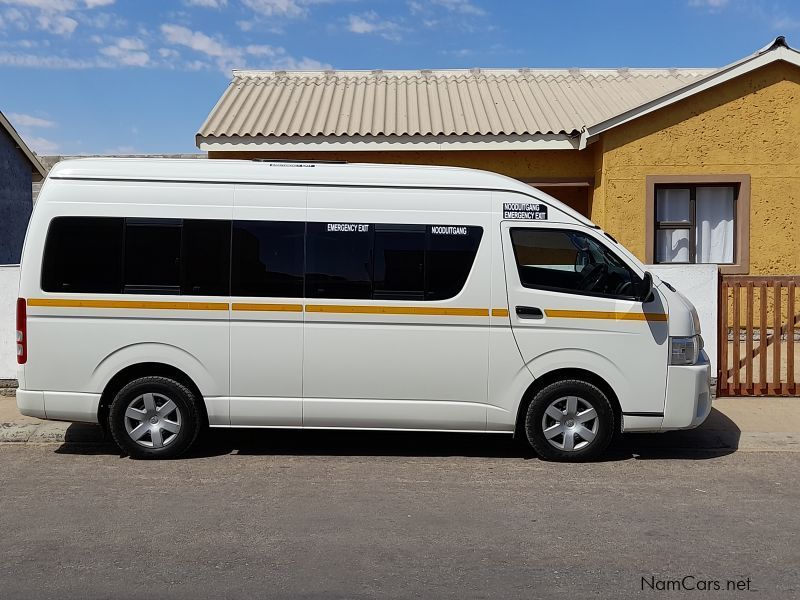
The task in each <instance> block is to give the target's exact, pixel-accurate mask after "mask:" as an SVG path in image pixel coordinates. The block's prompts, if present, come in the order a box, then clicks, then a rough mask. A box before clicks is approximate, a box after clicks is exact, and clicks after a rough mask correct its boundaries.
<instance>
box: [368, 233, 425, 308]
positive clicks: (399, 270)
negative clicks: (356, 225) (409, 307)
mask: <svg viewBox="0 0 800 600" xmlns="http://www.w3.org/2000/svg"><path fill="white" fill-rule="evenodd" d="M373 286H374V289H373V292H372V297H373V298H374V299H376V300H380V299H393V300H424V299H425V226H424V225H375V268H374V276H373Z"/></svg>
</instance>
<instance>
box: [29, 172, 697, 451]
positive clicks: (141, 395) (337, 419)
mask: <svg viewBox="0 0 800 600" xmlns="http://www.w3.org/2000/svg"><path fill="white" fill-rule="evenodd" d="M19 296H20V298H19V300H18V305H17V358H18V362H19V372H18V377H19V391H18V392H17V404H18V406H19V409H20V411H21V412H22V413H23V414H25V415H30V416H34V417H40V418H43V419H58V420H66V421H85V422H99V423H101V424H103V425H107V427H108V429H109V430H110V432H111V435H112V436H113V438H114V440H115V441H116V442H117V444H119V446H120V448H121V449H122V450H123V451H124V452H126V453H128V454H129V455H131V456H133V457H138V458H168V457H174V456H177V455H179V454H180V453H182V452H184V451H185V450H187V448H189V447H190V446H191V445H192V443H193V442H194V441H195V439H196V438H197V435H198V432H199V431H200V429H201V428H202V427H205V426H210V427H263V428H311V429H372V430H375V429H379V430H403V431H461V432H481V433H485V432H490V433H505V434H514V435H517V436H519V437H521V438H523V439H526V440H527V441H528V442H529V443H530V445H531V446H532V447H533V448H534V450H535V451H536V452H537V453H538V454H539V455H540V456H542V457H544V458H547V459H556V460H585V459H589V458H593V457H597V456H598V455H599V454H601V453H602V452H603V451H604V450H605V449H606V447H607V446H608V444H609V442H610V441H611V439H612V437H613V436H614V435H615V434H616V433H618V432H621V431H664V430H669V429H686V428H691V427H696V426H697V425H699V424H700V423H702V422H703V420H704V419H705V418H706V416H707V415H708V414H709V411H710V410H711V396H710V390H709V375H710V371H709V362H708V359H707V357H706V355H705V353H704V352H703V342H702V338H701V337H700V325H699V321H698V318H697V313H696V311H695V310H694V308H693V307H692V305H691V304H690V303H689V302H688V301H687V300H686V298H684V297H683V296H681V294H679V293H678V292H676V291H675V290H674V289H673V288H672V287H671V286H670V285H669V284H668V283H666V282H663V281H660V280H659V279H658V278H656V277H653V276H651V275H650V274H649V273H647V272H646V270H645V268H644V267H643V266H642V264H641V263H640V262H639V261H638V260H637V259H636V258H635V257H634V256H633V255H632V254H631V253H630V252H628V251H627V250H626V249H625V248H623V247H622V246H620V245H619V244H618V243H617V242H616V241H615V240H614V239H613V238H612V237H611V236H610V235H608V234H605V233H604V232H603V231H602V230H601V229H599V228H598V227H597V226H595V225H594V224H592V223H591V222H590V221H589V220H587V219H586V218H584V217H582V216H581V215H579V214H578V213H576V212H574V211H573V210H571V209H570V208H568V207H567V206H565V205H564V204H562V203H560V202H559V201H557V200H555V199H554V198H552V197H550V196H548V195H547V194H544V193H542V192H540V191H539V190H537V189H534V188H531V187H529V186H527V185H525V184H523V183H520V182H517V181H514V180H512V179H509V178H506V177H503V176H500V175H496V174H493V173H487V172H482V171H474V170H468V169H457V168H444V167H416V166H386V165H365V164H323V163H300V162H297V163H291V162H257V161H226V160H213V161H208V160H153V159H83V160H70V161H65V162H62V163H59V164H57V165H56V166H55V167H54V168H53V170H52V171H51V172H50V174H49V176H48V178H47V180H46V182H45V184H44V186H43V188H42V192H41V195H40V196H39V199H38V201H37V203H36V206H35V208H34V210H33V215H32V217H31V221H30V225H29V227H28V234H27V237H26V240H25V248H24V251H23V258H22V269H21V280H20V293H19Z"/></svg>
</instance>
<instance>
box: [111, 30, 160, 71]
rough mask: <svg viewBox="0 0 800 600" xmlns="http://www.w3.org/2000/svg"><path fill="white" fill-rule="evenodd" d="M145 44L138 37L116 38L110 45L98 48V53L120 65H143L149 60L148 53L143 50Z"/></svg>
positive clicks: (145, 46)
mask: <svg viewBox="0 0 800 600" xmlns="http://www.w3.org/2000/svg"><path fill="white" fill-rule="evenodd" d="M146 48H147V45H146V44H145V43H144V42H143V41H142V40H140V39H139V38H124V37H123V38H117V40H116V42H115V43H114V44H113V45H112V46H105V47H104V48H100V53H101V54H102V55H103V56H107V57H108V58H111V59H113V60H116V61H117V62H119V63H120V64H122V65H128V66H131V67H144V66H146V65H147V64H148V63H149V62H150V55H149V54H148V53H147V52H145V51H144V50H145V49H146Z"/></svg>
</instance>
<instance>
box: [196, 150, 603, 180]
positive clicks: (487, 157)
mask: <svg viewBox="0 0 800 600" xmlns="http://www.w3.org/2000/svg"><path fill="white" fill-rule="evenodd" d="M593 152H594V149H592V148H589V149H587V150H583V151H580V152H578V151H575V150H525V151H523V150H514V151H503V150H500V151H495V150H487V151H483V150H475V151H473V150H467V151H450V150H443V151H410V150H402V151H395V152H376V151H366V152H277V151H258V152H240V151H234V152H227V151H225V152H209V154H208V155H209V158H237V159H245V160H246V159H253V158H282V159H291V160H344V161H347V162H372V163H384V164H406V165H443V166H453V167H468V168H471V169H483V170H485V171H494V172H495V173H501V174H503V175H507V176H509V177H513V178H514V179H521V180H528V181H542V180H545V181H547V180H558V179H564V178H570V179H577V178H582V179H589V178H591V177H592V176H593V175H594V172H593V171H594V168H593V156H592V155H593Z"/></svg>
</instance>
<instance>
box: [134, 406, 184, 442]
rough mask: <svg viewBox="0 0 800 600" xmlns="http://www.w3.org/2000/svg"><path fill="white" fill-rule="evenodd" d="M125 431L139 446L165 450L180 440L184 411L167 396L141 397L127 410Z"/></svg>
mask: <svg viewBox="0 0 800 600" xmlns="http://www.w3.org/2000/svg"><path fill="white" fill-rule="evenodd" d="M125 430H126V431H127V432H128V436H129V437H130V438H131V439H132V440H133V441H134V442H136V443H137V444H139V445H140V446H144V447H145V448H155V449H158V448H163V447H164V446H168V445H169V444H171V443H172V442H173V441H175V439H176V438H177V437H178V433H179V432H180V430H181V411H180V410H179V409H178V405H177V404H175V402H174V401H172V400H171V399H170V398H168V397H167V396H165V395H164V394H159V393H157V392H148V393H146V394H140V395H138V396H136V397H135V398H134V399H133V400H131V401H130V402H129V403H128V406H127V407H126V408H125Z"/></svg>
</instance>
